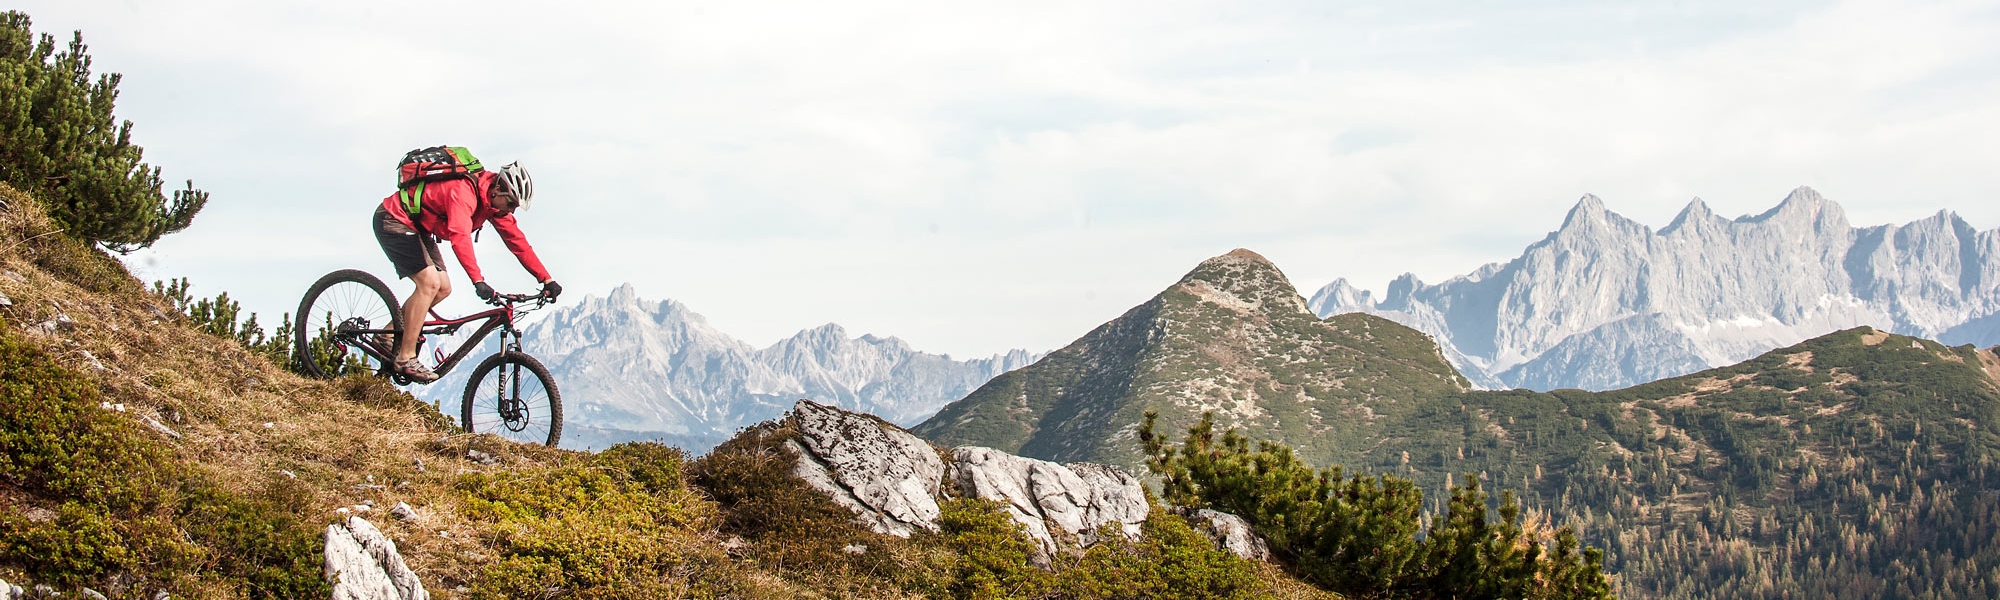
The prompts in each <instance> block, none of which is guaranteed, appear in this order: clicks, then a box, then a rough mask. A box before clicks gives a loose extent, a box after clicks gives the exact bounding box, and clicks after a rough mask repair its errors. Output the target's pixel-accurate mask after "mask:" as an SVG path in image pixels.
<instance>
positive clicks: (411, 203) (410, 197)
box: [396, 181, 430, 217]
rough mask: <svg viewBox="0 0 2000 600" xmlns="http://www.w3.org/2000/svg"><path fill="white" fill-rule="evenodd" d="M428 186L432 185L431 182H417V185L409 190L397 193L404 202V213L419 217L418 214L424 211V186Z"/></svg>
mask: <svg viewBox="0 0 2000 600" xmlns="http://www.w3.org/2000/svg"><path fill="white" fill-rule="evenodd" d="M427 185H430V182H428V181H419V182H417V185H415V186H412V187H411V188H409V189H406V190H402V191H399V192H396V195H397V197H399V198H401V199H402V201H403V212H404V213H407V214H409V215H410V216H411V217H415V216H417V214H418V213H421V212H423V211H424V186H427Z"/></svg>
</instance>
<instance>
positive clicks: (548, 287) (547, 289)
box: [542, 279, 562, 300]
mask: <svg viewBox="0 0 2000 600" xmlns="http://www.w3.org/2000/svg"><path fill="white" fill-rule="evenodd" d="M561 295H562V284H560V283H556V280H554V279H550V280H548V282H547V283H543V284H542V297H543V298H548V299H550V300H554V299H556V296H561Z"/></svg>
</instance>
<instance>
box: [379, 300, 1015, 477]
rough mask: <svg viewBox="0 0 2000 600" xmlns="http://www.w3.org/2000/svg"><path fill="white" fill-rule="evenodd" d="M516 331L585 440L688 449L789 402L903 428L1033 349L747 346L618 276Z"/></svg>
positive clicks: (443, 391) (814, 333)
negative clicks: (964, 353)
mask: <svg viewBox="0 0 2000 600" xmlns="http://www.w3.org/2000/svg"><path fill="white" fill-rule="evenodd" d="M524 333H525V335H524V336H523V342H522V349H523V351H525V352H527V353H529V354H531V355H534V356H536V357H537V358H539V359H541V360H542V362H543V363H544V364H546V365H547V366H548V367H549V370H550V372H551V373H552V374H553V375H555V377H556V379H557V381H558V382H559V385H560V386H561V389H562V390H563V399H564V402H565V403H566V404H567V405H568V406H569V410H568V415H567V419H568V420H569V421H570V422H572V423H575V424H577V425H579V426H584V427H590V428H593V429H594V430H595V431H596V432H597V433H598V435H594V436H591V440H597V439H602V440H605V441H613V440H628V439H651V438H647V437H645V436H646V434H647V433H649V432H655V433H657V434H659V435H657V436H655V437H657V438H658V439H669V440H673V441H675V442H677V443H681V444H685V445H686V446H687V447H688V448H689V449H690V450H692V451H695V452H700V451H702V450H705V449H706V448H707V447H709V446H712V445H714V444H716V443H719V442H721V441H723V440H725V439H728V438H729V437H730V436H731V435H734V434H735V432H736V430H737V429H739V428H741V427H744V426H747V425H751V424H755V423H758V422H761V421H765V420H768V419H772V418H776V417H777V416H779V415H781V414H783V413H784V411H785V410H788V409H789V408H790V407H791V406H792V404H793V403H794V402H795V401H796V400H798V399H799V398H814V399H816V400H819V401H821V402H826V403H828V404H831V405H834V406H838V407H841V408H844V409H848V410H858V411H863V412H869V413H871V414H877V415H880V416H882V417H883V418H885V419H887V420H889V421H891V422H895V423H900V424H913V423H914V422H915V421H918V420H921V419H923V418H925V417H928V416H930V415H931V414H932V413H933V412H935V411H936V410H937V408H939V407H941V406H943V405H944V404H945V403H947V402H950V401H952V400H956V399H958V398H959V397H962V396H964V394H965V393H967V392H970V391H971V390H972V389H974V388H976V387H978V386H979V385H980V384H982V383H985V382H986V381H987V380H989V379H992V378H993V377H994V376H997V375H999V374H1000V373H1004V372H1006V371H1008V370H1012V369H1014V368H1017V367H1019V366H1022V365H1026V364H1028V363H1030V362H1033V361H1034V360H1035V359H1036V358H1038V357H1039V355H1037V354H1033V353H1030V352H1028V351H1026V350H1013V351H1010V352H1006V353H1000V354H995V355H993V356H988V357H982V358H975V359H970V360H954V359H951V358H950V357H948V356H946V355H942V354H931V353H926V352H921V351H918V350H916V349H914V348H912V347H910V345H909V343H907V342H905V341H903V340H902V339H900V338H896V337H893V336H888V337H884V336H877V335H874V334H863V335H861V336H859V337H849V334H848V332H847V330H846V328H844V327H842V326H840V325H839V324H835V323H827V324H824V325H820V326H817V327H811V328H807V329H802V330H800V331H799V332H798V333H795V334H793V335H791V336H788V337H786V338H784V339H780V340H778V341H776V342H773V343H772V344H771V345H769V346H765V347H762V348H759V347H755V346H752V345H751V344H749V343H747V342H744V341H742V340H739V339H736V338H735V337H732V336H730V335H729V334H727V333H724V332H722V331H721V330H719V329H717V328H715V327H714V326H713V325H711V324H709V322H708V319H707V318H705V317H703V316H702V315H700V314H699V313H696V312H694V311H693V310H692V309H690V308H688V307H687V306H686V305H685V304H682V303H680V302H678V301H674V300H671V299H668V300H659V301H649V300H645V299H643V298H641V297H640V296H639V294H638V291H637V290H636V288H634V287H633V286H632V285H631V284H629V283H628V284H624V285H621V286H619V287H617V288H614V289H613V290H612V291H611V292H610V293H609V294H607V295H604V296H597V295H594V294H592V295H586V296H584V298H583V299H582V300H581V301H579V302H577V303H576V304H573V305H571V306H567V307H562V308H557V309H554V310H551V311H549V312H548V313H547V314H546V315H545V316H543V317H542V318H539V319H537V320H534V321H533V322H531V323H529V324H528V325H527V326H526V327H525V328H524ZM485 343H486V344H488V345H491V344H494V343H497V342H496V341H494V340H488V341H486V342H485ZM454 375H458V377H451V376H448V377H446V378H445V379H443V380H441V381H440V382H439V383H437V384H433V385H431V386H429V387H428V388H427V389H424V390H421V391H420V392H419V393H420V394H422V395H424V396H425V397H427V398H430V399H433V400H442V401H445V402H452V401H454V400H455V398H452V397H449V396H451V395H452V394H451V391H452V390H456V389H459V388H460V387H462V383H461V379H462V377H463V375H460V374H456V373H454ZM584 441H590V440H578V442H584ZM567 445H568V444H566V446H567ZM576 447H585V446H576ZM589 447H596V446H594V445H591V446H589Z"/></svg>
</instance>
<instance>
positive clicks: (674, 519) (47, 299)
mask: <svg viewBox="0 0 2000 600" xmlns="http://www.w3.org/2000/svg"><path fill="white" fill-rule="evenodd" d="M0 202H4V203H6V204H7V205H9V207H10V208H7V209H0V293H4V294H5V295H6V296H7V297H9V298H10V299H12V300H13V302H14V304H13V306H12V307H9V308H0V353H4V356H0V359H4V360H0V400H4V401H5V402H7V404H5V405H0V446H4V447H6V448H7V449H8V450H9V452H10V454H9V455H7V456H6V457H5V458H6V460H4V461H0V578H4V579H6V580H8V581H11V582H15V583H29V584H32V583H52V584H55V585H57V587H58V588H59V589H65V590H68V589H74V588H77V587H85V586H87V587H92V588H95V589H97V590H99V591H101V592H105V593H107V594H109V595H110V596H112V597H114V598H151V597H152V595H153V593H154V592H156V591H161V590H165V591H169V592H171V593H172V594H173V595H174V597H193V598H231V597H301V596H304V597H310V596H316V595H322V594H324V588H323V584H321V583H319V582H318V579H319V571H318V569H319V562H320V561H321V560H322V558H321V556H320V555H319V551H320V536H321V534H322V532H323V531H324V529H325V527H326V525H327V524H329V523H331V522H333V521H335V520H336V519H337V518H338V512H337V511H338V510H339V509H341V508H343V507H352V506H354V505H356V504H359V503H362V502H364V501H372V502H373V503H374V505H375V506H376V507H377V508H376V509H375V510H372V511H369V512H367V513H366V514H365V516H367V517H368V518H369V519H370V520H371V521H372V522H374V523H375V524H376V525H377V526H379V527H381V528H382V529H383V530H384V531H385V532H386V533H388V534H389V535H390V537H391V538H393V539H394V540H396V543H397V545H398V547H399V548H400V549H401V551H402V553H403V555H404V557H405V559H406V560H407V561H408V563H409V564H410V566H411V567H412V568H413V569H415V570H416V571H417V572H418V574H419V575H420V576H421V577H422V579H423V581H424V582H425V584H426V587H427V588H428V589H429V590H430V591H431V593H432V597H435V598H440V599H448V598H509V597H524V596H532V595H539V594H545V593H560V594H561V595H566V596H569V597H579V598H627V597H648V598H653V597H659V598H676V597H694V598H708V597H729V598H820V597H879V598H908V597H917V596H919V595H921V594H925V593H931V592H939V591H940V590H958V589H962V588H964V586H965V585H966V581H965V580H955V579H953V578H954V577H962V576H965V574H966V573H978V572H981V571H980V570H979V569H978V568H973V567H972V566H968V565H978V564H989V565H996V564H997V565H998V566H999V567H1001V568H1004V569H1007V570H1010V571H1011V572H1016V573H1026V574H1027V575H1025V576H1027V577H1029V578H1030V579H1031V580H1033V581H1038V582H1040V583H1038V584H1036V585H1041V586H1056V587H1060V586H1065V585H1067V586H1073V587H1074V586H1085V587H1088V586H1096V585H1103V584H1102V583H1093V581H1098V580H1100V579H1101V580H1103V581H1112V582H1116V581H1120V579H1119V578H1120V577H1132V576H1134V575H1132V574H1131V573H1130V572H1127V571H1121V570H1119V569H1120V568H1123V567H1117V566H1116V565H1117V564H1130V563H1129V562H1127V563H1119V560H1122V559H1116V557H1118V556H1120V554H1119V553H1118V551H1113V550H1110V549H1105V550H1104V551H1097V552H1094V553H1093V554H1092V555H1091V556H1092V557H1098V558H1097V559H1092V558H1083V557H1079V558H1078V559H1076V561H1081V562H1076V561H1072V562H1073V563H1075V564H1076V565H1079V566H1076V567H1074V568H1069V569H1067V570H1065V571H1064V572H1063V573H1061V574H1047V575H1036V574H1035V573H1036V571H1035V570H1033V569H1028V570H1027V571H1021V569H1022V568H1026V565H1025V563H1020V564H1012V563H1009V562H1008V560H1011V559H1004V560H1001V561H1000V562H998V563H994V562H993V561H994V560H996V559H995V558H993V557H991V556H985V555H982V554H981V552H983V550H982V549H981V547H980V546H979V545H976V544H975V545H967V543H966V542H965V540H963V539H953V538H951V537H950V536H932V537H928V538H923V539H918V540H908V541H905V540H894V539H890V538H885V537H883V536H878V535H875V534H872V533H868V532H865V531H861V530H859V529H857V528H856V527H855V526H853V525H852V524H851V523H850V522H849V521H848V519H847V518H846V516H845V513H844V512H842V509H839V508H837V507H833V505H832V504H831V502H830V501H829V500H827V499H826V498H824V497H822V496H818V495H817V494H816V493H814V492H810V491H807V489H806V488H805V487H804V486H803V485H802V483H801V482H799V481H797V480H796V479H794V478H792V477H790V475H789V473H790V471H791V470H790V467H789V466H788V465H787V463H785V461H786V460H788V457H787V456H786V455H784V454H783V453H775V454H774V453H772V452H769V451H768V450H769V449H768V448H754V447H753V448H750V451H748V452H747V453H738V454H735V455H731V456H727V457H723V459H716V460H705V461H699V462H693V463H689V462H687V461H685V460H684V458H685V457H684V456H683V455H682V454H681V453H680V452H679V451H677V450H675V449H671V448H666V447H662V446H657V445H628V446H621V447H619V448H618V449H614V450H612V451H607V452H603V453H599V454H595V455H592V454H584V453H578V452H570V451H563V450H555V449H548V448H542V447H538V446H520V445H514V444H511V443H507V442H505V441H502V440H499V439H497V438H492V437H491V436H466V435H463V434H461V433H459V432H458V431H456V430H455V429H453V428H452V427H451V426H450V422H449V421H448V420H447V419H445V418H444V417H442V416H441V415H439V414H437V412H436V411H435V410H434V409H433V408H431V407H430V406H428V405H425V404H423V403H421V402H417V401H415V400H414V399H413V398H411V397H410V396H409V395H407V394H404V393H402V392H400V391H397V390H396V389H394V388H393V387H391V386H389V385H387V384H385V383H384V382H382V381H380V380H377V379H373V378H367V377H356V378H349V379H345V380H340V381H331V382H326V381H314V380H308V379H303V378H300V377H297V376H294V375H292V374H290V373H289V372H287V371H285V370H283V369H280V368H278V367H276V366H274V365H272V364H270V363H269V362H268V361H267V360H266V359H265V358H264V357H262V356H260V355H257V354H254V353H251V352H248V351H245V350H244V349H243V348H241V347H240V346H238V345H237V344H236V343H234V342H232V341H228V340H223V339H219V338H216V337H213V336H210V335H207V334H204V333H201V332H199V331H196V330H195V329H194V328H192V327H190V326H189V325H188V324H187V323H186V322H185V320H184V319H182V318H181V317H179V316H176V315H173V314H172V312H171V311H172V308H171V306H170V305H169V303H168V302H166V301H165V300H163V299H161V298H159V297H157V296H155V295H154V294H152V293H150V292H148V291H146V290H145V289H144V288H143V286H141V284H140V282H138V281H136V280H134V279H133V278H132V277H131V276H130V275H129V274H128V273H126V272H125V271H124V269H123V268H122V267H121V266H120V265H119V264H118V263H117V262H116V261H115V260H113V259H111V258H110V257H109V256H106V255H104V254H103V253H101V252H97V251H94V250H91V249H89V248H86V247H83V246H81V245H79V244H77V243H75V242H73V241H70V240H68V239H66V238H64V237H63V236H61V235H54V234H51V233H50V232H52V231H53V230H54V227H53V226H52V225H51V224H50V223H49V221H48V220H47V219H46V218H45V217H44V216H43V215H41V214H39V212H38V209H37V208H36V206H35V202H34V201H33V200H31V199H29V198H27V197H25V196H22V195H21V194H19V193H17V192H15V191H13V190H11V189H8V188H6V187H5V186H4V185H0ZM59 314H60V315H64V316H66V317H67V321H68V323H69V324H68V325H63V326H60V327H57V328H55V329H53V330H47V331H45V330H43V329H42V328H41V327H39V324H40V323H43V322H46V321H51V320H55V319H57V317H58V315H59ZM100 403H109V404H122V405H123V409H124V410H123V411H122V412H121V411H118V410H113V409H106V408H100ZM145 418H150V419H153V420H156V421H158V422H160V423H162V424H164V425H165V426H166V427H168V428H170V429H172V430H173V431H174V433H175V435H174V436H169V435H167V434H165V433H161V432H159V431H157V430H155V429H154V428H152V427H151V426H150V425H147V424H145V423H144V421H143V419H145ZM51 425H52V426H51ZM47 429H54V430H57V431H53V432H51V431H46V430H47ZM737 445H743V446H746V447H750V446H754V444H751V443H749V442H744V443H739V444H737ZM91 448H98V449H109V450H102V451H95V452H93V451H91V450H90V449H91ZM472 449H478V450H481V451H483V452H486V453H489V454H491V455H494V456H496V457H498V458H499V461H500V462H499V464H497V465H484V464H480V463H477V462H473V461H469V460H467V459H466V458H465V457H466V455H467V451H468V450H472ZM16 451H20V453H21V454H24V455H28V456H25V458H24V457H23V456H15V455H14V454H13V453H14V452H16ZM743 460H748V461H749V462H750V463H751V464H756V465H762V466H760V467H756V468H755V469H752V471H754V472H757V473H762V479H761V480H762V481H763V483H762V484H761V485H763V486H764V487H763V488H760V489H761V490H762V491H761V492H759V493H758V494H755V495H754V496H755V497H756V498H759V499H765V500H771V499H783V500H782V503H781V504H779V505H778V510H775V511H768V510H767V511H766V512H764V513H758V512H756V511H754V510H748V509H745V508H743V505H742V503H740V502H736V501H729V502H722V503H718V502H717V500H716V498H729V497H730V493H729V492H727V491H720V492H718V491H711V490H710V489H705V488H701V487H695V486H692V485H690V484H689V480H688V479H687V478H685V477H684V476H683V470H684V469H686V470H691V471H692V472H694V473H696V474H697V475H696V476H695V479H697V480H699V479H701V475H700V474H704V473H706V474H710V475H712V474H714V473H717V472H726V473H730V474H731V475H730V476H727V477H722V478H720V479H719V480H727V481H730V482H733V483H730V484H727V485H724V484H720V483H715V482H711V485H723V486H724V488H733V487H735V486H737V485H740V483H741V482H742V481H745V478H743V477H740V476H737V475H740V474H741V473H743V472H745V471H742V470H741V467H732V466H731V465H738V464H740V463H741V461H743ZM731 468H736V469H738V470H736V471H729V469H731ZM58 472H61V473H58ZM64 473H67V474H64ZM711 478H713V477H711ZM752 479H755V478H752ZM126 480H131V481H136V482H138V483H130V484H128V483H125V481H126ZM111 488H115V489H117V490H127V489H128V488H129V490H127V491H129V492H130V493H126V492H119V493H113V494H109V495H110V496H111V497H113V501H99V500H101V498H100V499H99V500H93V498H96V497H100V496H106V494H105V493H102V492H101V490H102V489H111ZM718 489H722V488H718ZM92 490H100V491H92ZM718 494H720V495H719V496H718ZM128 496H129V497H135V498H138V500H135V501H131V502H126V501H122V500H118V498H125V497H128ZM397 502H407V503H409V504H410V505H412V506H413V507H415V509H416V512H417V514H418V515H419V516H418V518H417V519H415V520H413V521H403V520H400V519H396V518H393V517H390V516H388V515H387V514H385V513H386V511H385V510H383V508H384V507H388V506H392V505H394V504H395V503H397ZM765 508H767V509H768V508H769V507H765ZM975 512H976V514H975V515H974V516H975V517H976V518H978V519H984V520H985V521H986V522H990V523H998V524H1001V525H1002V526H1004V527H1012V525H1011V521H1008V520H1007V519H1006V518H1005V517H1004V515H1001V514H1000V513H998V512H995V511H987V512H977V511H975ZM813 514H818V515H822V517H821V518H816V519H815V518H804V517H803V516H802V515H813ZM754 515H763V516H765V517H770V518H772V519H775V521H772V522H770V523H767V524H766V525H765V526H764V527H766V528H767V529H768V528H771V527H775V528H777V529H775V531H781V532H783V535H781V536H776V537H772V538H771V539H770V540H768V541H765V542H759V541H758V539H759V538H758V536H757V535H756V532H757V531H758V529H757V528H754V527H752V528H745V527H741V526H740V524H741V523H742V522H743V521H744V520H745V519H746V518H750V517H751V516H754ZM773 515H775V516H773ZM79 524H80V525H82V527H80V528H79ZM1178 527H1179V530H1183V531H1184V530H1185V526H1178ZM72 529H74V530H77V531H80V532H81V533H79V534H75V535H72V534H69V533H65V530H72ZM215 531H221V532H225V533H226V535H217V534H213V533H211V532H215ZM741 537H749V538H751V543H749V545H747V546H746V545H744V542H742V541H741V539H740V538H741ZM184 542H185V543H184ZM854 543H861V544H863V545H866V546H870V547H873V548H875V550H870V551H868V552H866V553H864V554H860V555H855V554H850V553H848V552H846V551H845V550H843V548H844V547H845V546H847V545H849V544H854ZM105 547H115V548H117V549H119V551H118V552H114V553H112V554H110V555H107V554H105V553H103V552H97V553H96V554H92V552H95V551H96V550H98V549H102V548H105ZM1147 548H1151V547H1145V548H1140V549H1139V550H1138V551H1142V552H1160V551H1162V550H1160V549H1157V548H1153V549H1147ZM51 549H60V550H62V552H58V553H57V554H61V556H56V557H54V558H51V557H50V556H49V555H50V553H51ZM1127 550H1130V549H1127ZM1170 550H1171V551H1172V552H1175V553H1177V554H1175V556H1177V557H1179V560H1194V559H1190V558H1189V557H1201V558H1199V559H1198V560H1196V563H1198V564H1200V565H1206V566H1204V567H1201V568H1202V569H1209V570H1196V571H1191V573H1211V572H1235V571H1231V570H1232V569H1243V568H1248V567H1244V566H1242V565H1241V564H1240V563H1231V562H1230V561H1232V560H1234V559H1223V558H1220V557H1218V556H1216V555H1215V554H1214V551H1213V550H1212V549H1207V550H1201V549H1198V548H1197V549H1189V548H1187V547H1178V548H1176V549H1170ZM65 553H66V554H65ZM801 556H805V557H810V559H811V560H807V561H805V562H803V563H801V562H799V561H798V560H797V559H798V558H799V557H801ZM1098 559H1103V560H1111V561H1112V565H1113V566H1110V567H1106V566H1103V565H1098V566H1095V567H1093V566H1091V565H1093V564H1095V563H1092V562H1091V561H1092V560H1098ZM982 561H984V562H982ZM1201 561H1207V562H1201ZM1015 562H1019V561H1015ZM1064 564H1070V563H1064ZM1232 564H1236V565H1237V566H1230V565H1232ZM1213 569H1222V570H1223V571H1214V570H1213ZM1249 569H1250V570H1249V571H1247V572H1249V573H1252V574H1253V576H1254V581H1255V582H1256V586H1258V587H1261V588H1262V589H1263V590H1264V591H1263V592H1256V593H1258V594H1262V595H1263V596H1265V597H1282V598H1300V599H1306V598H1330V597H1331V596H1330V595H1328V594H1326V593H1324V592H1319V591H1316V590H1313V589H1312V588H1310V587H1309V586H1304V585H1302V584H1300V583H1298V582H1297V581H1296V580H1294V579H1292V578H1290V577H1289V576H1287V575H1285V574H1284V573H1283V572H1281V571H1280V570H1278V569H1276V568H1273V567H1270V566H1261V567H1255V568H1249ZM1167 575H1168V576H1169V577H1170V578H1171V575H1172V574H1171V573H1169V574H1167ZM1106 578H1108V579H1106ZM1170 580H1171V579H1169V581H1170ZM273 582H277V583H283V584H286V585H288V586H289V587H279V586H276V585H275V584H274V583H273ZM1017 583H1018V582H1017ZM1239 583H1240V581H1239ZM1022 585H1025V584H1022ZM1114 587H1115V586H1114ZM1024 589H1025V588H1024ZM1050 589H1054V588H1050ZM1181 589H1182V591H1183V593H1188V590H1190V589H1194V588H1185V587H1183V588H1181ZM996 597H1007V596H996ZM1190 597H1196V596H1190Z"/></svg>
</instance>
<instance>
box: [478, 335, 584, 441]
mask: <svg viewBox="0 0 2000 600" xmlns="http://www.w3.org/2000/svg"><path fill="white" fill-rule="evenodd" d="M502 373H504V374H506V375H507V377H506V380H507V385H506V388H505V389H502V388H501V386H500V380H501V377H500V375H501V374H502ZM530 376H532V377H530ZM504 394H518V395H519V396H520V398H521V400H522V401H523V402H524V403H525V404H526V410H527V414H526V418H525V420H522V419H517V420H516V422H515V423H513V424H512V426H510V424H509V423H507V419H506V418H505V416H504V415H502V414H501V413H500V407H501V400H502V399H503V398H504ZM461 416H462V417H463V418H462V419H461V420H460V421H459V423H460V424H461V425H463V427H464V428H465V431H466V433H491V434H495V435H499V436H500V437H504V438H507V439H510V440H513V441H516V442H524V443H535V444H547V445H549V446H555V445H556V443H557V442H558V441H560V440H561V439H562V392H561V391H560V390H558V389H556V379H555V377H553V376H550V375H549V369H548V367H544V366H542V361H539V360H535V357H533V356H528V355H526V354H522V353H520V352H513V351H507V352H501V353H499V354H495V355H493V356H489V357H486V360H484V361H480V363H479V368H477V369H473V370H472V378H471V379H470V380H468V381H467V382H466V384H465V403H464V405H463V408H462V411H461ZM516 427H518V428H519V429H518V430H516ZM544 433H546V435H544Z"/></svg>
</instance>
